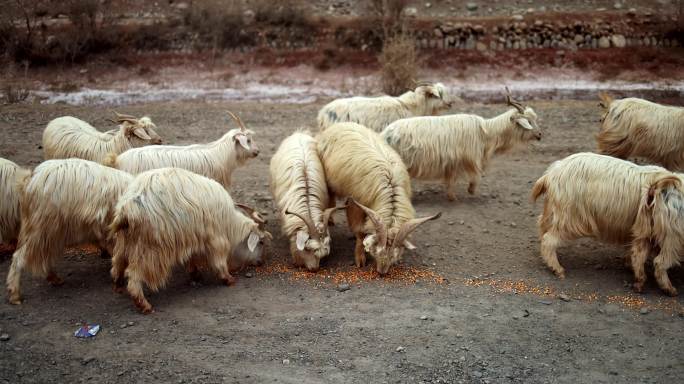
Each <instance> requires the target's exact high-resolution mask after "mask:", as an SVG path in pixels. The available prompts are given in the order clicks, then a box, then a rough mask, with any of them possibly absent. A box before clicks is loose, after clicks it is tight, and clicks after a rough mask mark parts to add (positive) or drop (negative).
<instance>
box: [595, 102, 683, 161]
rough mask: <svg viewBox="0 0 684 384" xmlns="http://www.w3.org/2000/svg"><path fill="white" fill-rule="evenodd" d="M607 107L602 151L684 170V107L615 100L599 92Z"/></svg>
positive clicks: (602, 134)
mask: <svg viewBox="0 0 684 384" xmlns="http://www.w3.org/2000/svg"><path fill="white" fill-rule="evenodd" d="M599 97H600V98H601V103H600V105H601V106H602V107H603V108H604V109H605V110H606V112H605V113H604V116H603V118H602V124H601V132H600V133H599V134H598V136H597V138H596V139H597V142H598V149H599V152H601V153H603V154H606V155H610V156H614V157H618V158H621V159H627V158H629V157H642V158H645V159H647V160H649V161H651V162H655V163H658V164H660V165H662V166H664V167H665V168H667V169H669V170H672V171H684V108H682V107H673V106H667V105H661V104H656V103H652V102H650V101H647V100H643V99H637V98H633V97H631V98H627V99H621V100H613V99H612V98H611V97H610V96H608V95H607V94H605V93H599Z"/></svg>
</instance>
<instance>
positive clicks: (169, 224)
mask: <svg viewBox="0 0 684 384" xmlns="http://www.w3.org/2000/svg"><path fill="white" fill-rule="evenodd" d="M259 226H260V223H258V222H256V221H254V220H253V219H252V218H251V217H250V216H248V215H245V214H244V213H243V212H242V211H241V210H240V209H238V208H237V207H236V206H235V204H234V203H233V200H232V198H231V196H230V194H229V193H228V192H227V191H226V190H225V188H223V186H222V185H220V184H219V183H217V182H216V181H214V180H211V179H209V178H206V177H204V176H201V175H198V174H195V173H192V172H190V171H187V170H184V169H181V168H161V169H155V170H151V171H147V172H143V173H141V174H140V175H138V176H137V177H136V178H135V179H134V181H133V182H132V183H131V184H130V185H129V187H128V188H127V189H126V191H125V192H124V193H123V194H122V196H121V198H120V199H119V201H118V203H117V204H116V208H115V212H114V219H113V220H112V223H111V225H110V227H109V232H110V238H111V239H112V241H114V244H115V245H114V252H113V253H112V270H111V275H112V278H113V279H114V285H115V288H116V289H117V290H121V289H123V282H124V277H126V278H128V285H127V291H128V293H129V295H130V296H131V298H132V299H133V301H134V303H135V305H136V306H137V307H138V308H139V309H140V310H141V311H142V312H143V313H150V312H151V311H152V306H151V305H150V303H149V302H148V301H147V299H145V296H144V294H143V283H144V284H145V285H147V286H148V287H149V288H150V289H152V290H153V291H157V290H159V289H160V288H161V287H164V286H165V285H166V282H167V280H168V278H169V275H170V274H171V270H172V268H173V267H174V266H175V265H179V264H190V265H197V264H198V263H200V264H201V263H202V262H206V264H207V265H208V266H210V267H211V268H212V269H214V270H215V271H216V272H217V273H218V275H219V278H220V279H221V280H223V282H224V283H225V284H227V285H231V284H233V283H234V282H235V278H234V277H233V276H232V275H231V274H230V269H229V265H230V258H231V254H232V255H233V256H234V257H237V258H238V259H241V260H254V259H260V258H261V254H262V253H263V249H264V247H263V240H264V239H265V238H270V234H269V233H268V232H265V231H262V230H261V229H259Z"/></svg>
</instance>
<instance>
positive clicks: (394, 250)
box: [318, 123, 440, 275]
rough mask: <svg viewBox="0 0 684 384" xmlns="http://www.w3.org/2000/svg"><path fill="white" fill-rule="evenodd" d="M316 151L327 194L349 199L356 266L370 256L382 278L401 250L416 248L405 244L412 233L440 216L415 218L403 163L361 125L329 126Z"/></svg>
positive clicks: (397, 258)
mask: <svg viewBox="0 0 684 384" xmlns="http://www.w3.org/2000/svg"><path fill="white" fill-rule="evenodd" d="M318 153H319V155H320V158H321V161H322V162H323V167H324V169H325V175H326V178H327V180H328V187H329V189H330V190H331V192H332V193H333V194H335V195H337V196H340V197H350V198H351V199H349V200H348V201H347V221H348V223H349V227H350V228H351V230H352V232H354V234H355V235H356V248H355V249H354V257H355V260H356V266H357V267H362V266H364V265H365V263H366V254H365V252H368V253H370V254H371V256H373V258H374V259H375V262H376V270H377V271H378V273H380V274H383V275H384V274H386V273H387V271H388V270H389V268H390V267H391V266H392V265H394V264H396V263H398V262H399V261H401V259H402V256H403V253H404V249H405V248H409V249H414V248H415V246H414V245H413V244H411V243H410V242H409V241H408V236H409V235H410V234H411V232H413V231H414V230H415V229H416V228H417V227H418V225H420V224H422V223H424V222H426V221H428V220H433V219H436V218H438V217H439V216H440V213H438V214H436V215H434V216H429V217H424V218H420V219H415V218H414V216H415V211H414V210H413V205H411V180H410V178H409V175H408V172H407V171H406V167H405V166H404V163H402V162H401V158H400V157H399V155H398V154H397V153H396V152H395V151H394V150H393V149H392V148H391V147H390V146H388V145H387V144H386V143H385V142H384V141H382V138H380V135H378V134H377V133H376V132H373V131H371V130H370V129H368V128H366V127H364V126H361V125H359V124H356V123H340V124H335V125H333V126H331V127H330V129H326V130H325V131H323V132H321V133H320V135H319V136H318ZM331 201H334V199H332V200H331Z"/></svg>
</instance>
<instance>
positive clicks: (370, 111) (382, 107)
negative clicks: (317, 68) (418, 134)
mask: <svg viewBox="0 0 684 384" xmlns="http://www.w3.org/2000/svg"><path fill="white" fill-rule="evenodd" d="M447 97H448V96H447V91H446V88H445V87H444V85H443V84H442V83H436V84H424V85H420V86H418V87H417V88H416V89H415V91H408V92H406V93H404V94H403V95H401V96H398V97H392V96H379V97H349V98H344V99H337V100H333V101H332V102H330V103H328V104H326V105H325V106H324V107H323V108H321V110H320V111H319V112H318V127H319V129H320V130H321V131H323V130H325V129H327V128H328V127H330V126H331V125H333V124H335V123H343V122H352V123H358V124H361V125H363V126H366V127H368V128H370V129H372V130H374V131H375V132H381V131H382V130H383V129H384V128H385V127H386V126H387V125H389V124H390V123H391V122H393V121H396V120H399V119H404V118H407V117H412V116H427V115H438V114H439V113H441V112H442V111H444V110H447V109H449V108H451V102H450V101H448V100H447Z"/></svg>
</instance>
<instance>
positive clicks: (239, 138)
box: [105, 112, 259, 188]
mask: <svg viewBox="0 0 684 384" xmlns="http://www.w3.org/2000/svg"><path fill="white" fill-rule="evenodd" d="M228 113H229V114H230V116H231V117H232V118H233V119H234V120H235V121H236V122H237V123H238V125H239V126H240V128H236V129H231V130H230V131H228V133H226V134H225V135H223V137H221V138H220V139H218V140H216V141H214V142H211V143H208V144H194V145H187V146H175V145H158V146H154V147H144V148H134V149H131V150H128V151H126V152H124V153H122V154H120V155H118V156H116V155H111V156H109V157H108V158H107V159H106V160H105V164H106V165H109V166H112V167H114V168H117V169H120V170H122V171H126V172H129V173H132V174H138V173H141V172H145V171H148V170H150V169H157V168H165V167H176V168H183V169H187V170H188V171H192V172H195V173H197V174H199V175H203V176H206V177H209V178H211V179H214V180H216V181H218V182H219V183H221V185H223V186H224V187H225V188H228V187H230V183H231V175H232V174H233V171H234V170H235V169H236V168H237V167H239V166H241V165H243V164H244V163H245V162H246V161H247V160H248V159H250V158H253V157H256V156H257V155H259V148H258V147H257V145H256V143H254V142H253V140H252V136H253V135H254V132H252V131H251V130H247V129H246V128H245V126H244V124H242V121H241V120H240V118H238V117H237V116H235V115H234V114H232V113H231V112H228Z"/></svg>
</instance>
